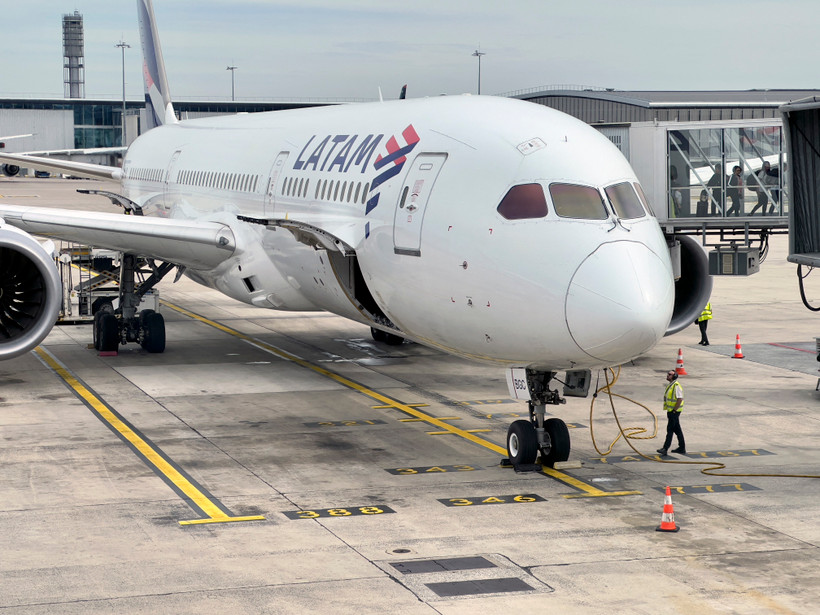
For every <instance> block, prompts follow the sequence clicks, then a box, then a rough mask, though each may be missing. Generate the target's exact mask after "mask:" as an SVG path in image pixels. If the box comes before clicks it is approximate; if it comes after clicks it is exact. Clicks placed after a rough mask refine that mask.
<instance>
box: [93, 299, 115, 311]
mask: <svg viewBox="0 0 820 615" xmlns="http://www.w3.org/2000/svg"><path fill="white" fill-rule="evenodd" d="M112 299H116V297H97V298H96V299H94V302H93V303H92V304H91V313H92V314H96V313H97V312H113V311H114V306H113V305H112V304H111V300H112Z"/></svg>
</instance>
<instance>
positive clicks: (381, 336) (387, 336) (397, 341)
mask: <svg viewBox="0 0 820 615" xmlns="http://www.w3.org/2000/svg"><path fill="white" fill-rule="evenodd" d="M370 335H371V337H372V338H373V341H375V342H384V343H385V344H387V345H388V346H401V345H402V344H403V343H404V338H403V337H402V336H401V335H396V334H394V333H388V332H387V331H382V330H381V329H377V328H376V327H370Z"/></svg>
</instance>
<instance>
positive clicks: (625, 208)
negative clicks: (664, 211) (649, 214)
mask: <svg viewBox="0 0 820 615" xmlns="http://www.w3.org/2000/svg"><path fill="white" fill-rule="evenodd" d="M604 192H606V196H607V198H608V199H609V202H610V203H611V204H612V209H614V210H615V214H616V215H617V216H618V217H619V218H621V219H622V220H634V219H635V218H643V217H644V216H645V215H646V212H645V211H644V210H643V207H641V202H640V200H639V199H638V195H637V194H635V191H634V190H633V189H632V185H631V184H630V183H629V182H623V183H620V184H615V185H614V186H609V187H607V188H606V190H604Z"/></svg>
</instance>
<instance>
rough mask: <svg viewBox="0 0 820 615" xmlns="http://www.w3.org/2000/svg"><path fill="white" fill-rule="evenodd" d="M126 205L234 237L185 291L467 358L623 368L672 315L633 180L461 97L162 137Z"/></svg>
mask: <svg viewBox="0 0 820 615" xmlns="http://www.w3.org/2000/svg"><path fill="white" fill-rule="evenodd" d="M123 187H124V191H125V193H126V196H128V197H129V198H130V199H132V200H133V201H135V202H137V203H139V204H141V206H142V209H143V212H144V213H145V215H155V216H161V217H168V218H180V219H203V220H209V221H217V222H221V223H223V224H225V225H226V226H227V227H229V228H230V230H231V231H232V233H233V235H234V238H235V240H236V249H235V251H234V253H233V256H231V257H230V258H229V259H227V260H226V261H224V262H223V263H221V264H220V265H218V266H217V267H215V268H213V269H207V270H192V269H190V268H189V269H188V274H189V275H190V276H191V277H192V278H193V279H196V280H197V281H199V282H201V283H203V284H207V285H209V286H212V287H214V288H217V289H219V290H220V291H222V292H224V293H226V294H227V295H229V296H231V297H234V298H236V299H238V300H240V301H244V302H247V303H251V304H253V305H257V306H260V307H268V308H273V309H280V310H327V311H330V312H333V313H336V314H339V315H341V316H344V317H347V318H351V319H353V320H356V321H359V322H361V323H363V324H368V325H370V326H374V327H376V328H379V329H383V330H386V331H395V332H397V333H400V334H401V335H402V336H404V337H407V338H409V339H412V340H415V341H418V342H421V343H424V344H427V345H430V346H434V347H437V348H440V349H442V350H445V351H447V352H451V353H454V354H457V355H460V356H465V357H470V358H473V359H478V360H483V361H489V362H494V363H501V364H507V365H517V366H528V367H539V368H545V369H572V368H583V367H597V366H603V365H614V364H619V363H622V362H624V361H627V360H629V359H632V358H634V357H635V356H638V355H640V354H642V353H644V352H645V351H647V350H648V349H649V348H651V347H652V346H654V345H655V344H656V343H657V341H658V340H659V339H660V338H661V337H662V336H663V335H664V332H665V331H666V329H667V326H668V324H669V322H670V318H671V315H672V310H673V303H674V294H675V291H674V280H673V276H672V269H671V264H670V258H669V253H668V248H667V245H666V241H665V239H664V237H663V234H662V233H661V230H660V228H659V226H658V224H657V221H656V220H655V218H654V217H653V216H652V215H651V210H650V209H649V207H648V205H647V204H646V202H645V199H643V196H642V193H641V192H640V189H639V187H638V180H637V178H636V177H635V174H634V172H633V171H632V169H631V167H630V166H629V164H628V162H627V161H626V160H625V158H624V157H623V156H622V155H621V153H620V152H619V151H618V150H617V148H615V147H614V146H613V145H612V144H611V143H610V142H609V141H608V140H607V139H606V138H605V137H603V136H602V135H600V134H599V133H598V132H597V131H596V130H594V129H592V128H590V127H589V126H587V125H585V124H583V123H581V122H579V121H577V120H575V119H573V118H571V117H569V116H566V115H564V114H561V113H559V112H556V111H553V110H551V109H548V108H545V107H541V106H538V105H533V104H531V103H525V102H520V101H515V100H509V99H502V98H495V97H467V96H458V97H441V98H435V99H418V100H404V101H395V102H386V103H372V104H366V105H350V106H338V107H332V108H321V109H310V110H303V111H288V112H272V113H259V114H245V115H238V116H231V117H218V118H207V119H202V120H191V121H184V122H180V123H177V124H166V125H164V126H160V127H158V128H156V129H154V130H151V131H149V132H148V133H146V134H145V135H143V136H141V137H140V138H139V139H138V140H137V141H135V142H134V144H133V145H132V146H131V148H130V149H129V151H128V153H127V155H126V158H125V162H124V165H123ZM596 199H597V202H596ZM616 200H618V201H619V202H620V203H621V207H618V206H617V205H616V203H615V201H616ZM502 202H504V205H503V206H501V207H500V205H501V204H502ZM624 202H627V203H628V204H629V206H630V207H631V209H629V208H628V212H627V213H625V211H624V209H623V203H624ZM635 203H638V205H637V207H638V211H637V212H636V209H635V207H636V206H635ZM237 216H242V217H243V218H246V219H252V220H254V221H256V222H254V221H242V220H239V219H238V218H237ZM264 221H267V222H268V224H265V223H264ZM273 221H276V222H273ZM257 222H258V223H257ZM291 222H292V223H293V225H292V226H291V225H289V223H291ZM328 238H329V239H328ZM334 242H335V243H334Z"/></svg>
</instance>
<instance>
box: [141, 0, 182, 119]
mask: <svg viewBox="0 0 820 615" xmlns="http://www.w3.org/2000/svg"><path fill="white" fill-rule="evenodd" d="M137 13H138V14H139V22H140V38H141V40H142V57H143V64H142V73H143V77H144V78H145V104H146V109H147V110H148V121H149V123H151V124H152V125H151V126H150V127H149V128H153V127H154V126H160V125H162V124H175V123H176V122H177V118H176V114H175V113H174V105H173V104H172V103H171V93H170V91H169V89H168V78H167V77H166V76H165V62H164V61H163V59H162V48H161V47H160V44H159V34H158V33H157V21H156V18H155V17H154V5H153V3H152V2H151V0H137Z"/></svg>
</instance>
